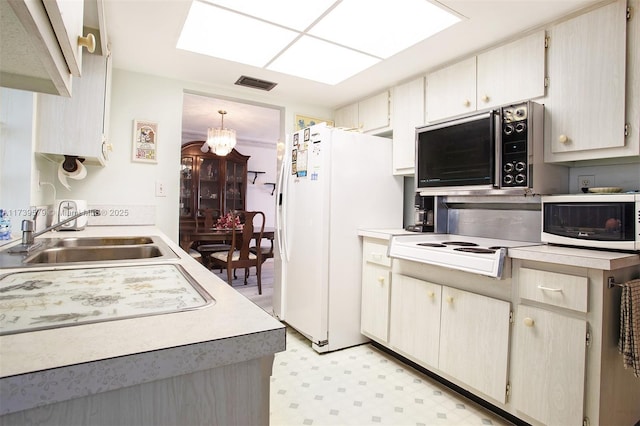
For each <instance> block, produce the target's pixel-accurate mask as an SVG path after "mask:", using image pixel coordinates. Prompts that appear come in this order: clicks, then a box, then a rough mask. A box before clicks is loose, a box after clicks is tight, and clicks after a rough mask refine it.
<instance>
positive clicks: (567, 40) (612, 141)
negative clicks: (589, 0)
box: [545, 0, 637, 162]
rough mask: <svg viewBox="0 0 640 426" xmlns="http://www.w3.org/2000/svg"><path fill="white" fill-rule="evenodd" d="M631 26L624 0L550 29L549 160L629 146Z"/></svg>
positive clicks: (596, 154) (590, 156) (601, 153)
mask: <svg viewBox="0 0 640 426" xmlns="http://www.w3.org/2000/svg"><path fill="white" fill-rule="evenodd" d="M626 27H627V20H626V1H624V0H620V1H617V2H614V3H610V4H608V5H606V6H603V7H601V8H598V9H595V10H593V11H591V12H588V13H585V14H583V15H580V16H577V17H575V18H573V19H570V20H568V21H565V22H562V23H559V24H558V25H555V26H553V27H551V28H550V31H549V35H550V42H549V52H548V73H549V88H548V95H547V103H546V110H547V114H546V117H545V122H546V127H547V131H548V133H547V136H548V137H547V144H546V146H547V149H546V152H545V161H551V162H553V161H573V160H585V159H594V158H606V157H608V156H611V155H609V154H608V153H607V151H608V150H612V151H611V152H612V153H613V152H616V151H618V152H619V151H620V150H621V149H622V148H623V147H624V145H625V136H624V125H625V56H626ZM636 155H637V152H636Z"/></svg>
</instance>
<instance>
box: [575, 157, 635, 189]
mask: <svg viewBox="0 0 640 426" xmlns="http://www.w3.org/2000/svg"><path fill="white" fill-rule="evenodd" d="M580 176H593V178H594V179H593V186H594V187H602V186H618V187H620V188H622V189H623V190H624V191H638V190H640V164H616V165H612V166H583V167H572V168H570V169H569V193H571V194H575V193H581V192H582V191H581V190H580V187H579V186H578V182H579V177H580Z"/></svg>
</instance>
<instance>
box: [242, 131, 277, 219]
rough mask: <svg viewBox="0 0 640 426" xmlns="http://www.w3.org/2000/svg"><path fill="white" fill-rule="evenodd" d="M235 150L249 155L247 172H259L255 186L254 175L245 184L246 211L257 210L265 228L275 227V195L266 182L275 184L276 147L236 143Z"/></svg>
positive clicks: (249, 175)
mask: <svg viewBox="0 0 640 426" xmlns="http://www.w3.org/2000/svg"><path fill="white" fill-rule="evenodd" d="M236 149H237V150H238V151H239V152H240V153H241V154H243V155H250V156H251V157H250V158H249V162H248V163H247V170H254V171H260V172H264V173H260V174H258V175H257V177H256V180H255V184H254V183H253V179H254V176H255V174H254V173H249V174H248V176H247V177H248V180H249V182H248V184H247V210H259V211H262V212H264V214H265V226H266V227H275V223H276V201H275V200H276V194H275V192H274V193H273V195H271V192H272V190H273V186H272V185H265V184H266V183H267V182H272V183H275V182H276V175H277V173H276V164H277V159H276V146H275V144H274V145H273V146H264V145H262V144H261V145H258V144H242V143H241V141H239V142H238V146H236Z"/></svg>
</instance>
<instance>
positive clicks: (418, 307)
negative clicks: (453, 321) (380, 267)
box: [389, 274, 442, 366]
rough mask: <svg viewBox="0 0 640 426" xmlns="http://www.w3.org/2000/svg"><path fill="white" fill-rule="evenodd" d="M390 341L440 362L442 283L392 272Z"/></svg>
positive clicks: (416, 356) (411, 353) (423, 358)
mask: <svg viewBox="0 0 640 426" xmlns="http://www.w3.org/2000/svg"><path fill="white" fill-rule="evenodd" d="M392 279H393V291H392V293H391V325H390V329H391V330H390V342H389V343H390V345H391V348H392V349H394V350H397V351H398V352H400V353H401V354H403V355H405V356H408V357H409V358H411V359H413V360H415V361H417V362H423V363H426V364H428V365H432V366H437V365H438V352H439V347H440V309H441V295H442V286H441V285H438V284H433V283H430V282H427V281H422V280H417V279H415V278H411V277H407V276H406V275H401V274H393V278H392Z"/></svg>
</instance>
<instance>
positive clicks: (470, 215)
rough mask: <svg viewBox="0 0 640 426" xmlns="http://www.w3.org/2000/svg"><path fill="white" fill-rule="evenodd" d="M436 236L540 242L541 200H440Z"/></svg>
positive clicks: (472, 197) (497, 198)
mask: <svg viewBox="0 0 640 426" xmlns="http://www.w3.org/2000/svg"><path fill="white" fill-rule="evenodd" d="M436 210H437V211H436V232H441V233H449V234H459V235H469V236H473V237H488V238H497V239H505V240H515V241H532V242H540V232H541V228H542V224H541V219H542V214H541V211H540V197H510V196H508V197H505V196H457V197H452V196H447V197H438V202H437V207H436Z"/></svg>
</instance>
